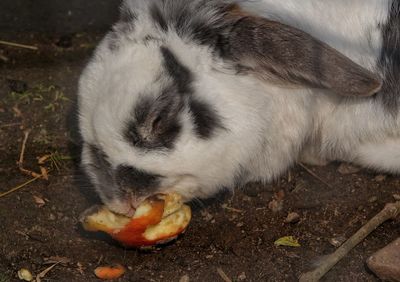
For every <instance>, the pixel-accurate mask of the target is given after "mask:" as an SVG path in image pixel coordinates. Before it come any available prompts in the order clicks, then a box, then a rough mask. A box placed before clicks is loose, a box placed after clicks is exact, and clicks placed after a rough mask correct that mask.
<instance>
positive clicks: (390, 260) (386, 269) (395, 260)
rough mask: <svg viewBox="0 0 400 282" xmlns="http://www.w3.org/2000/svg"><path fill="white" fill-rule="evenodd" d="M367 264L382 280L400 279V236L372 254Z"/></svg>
mask: <svg viewBox="0 0 400 282" xmlns="http://www.w3.org/2000/svg"><path fill="white" fill-rule="evenodd" d="M367 265H368V267H369V268H370V269H371V270H372V271H373V272H374V273H375V274H376V275H377V276H378V277H379V278H380V279H382V280H389V281H400V238H397V239H396V240H395V241H394V242H392V243H390V244H389V245H387V246H386V247H384V248H383V249H380V250H379V251H377V252H376V253H375V254H373V255H372V256H370V257H369V258H368V259H367Z"/></svg>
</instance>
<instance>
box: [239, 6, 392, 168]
mask: <svg viewBox="0 0 400 282" xmlns="http://www.w3.org/2000/svg"><path fill="white" fill-rule="evenodd" d="M246 2H247V3H246V4H245V7H247V8H248V9H249V10H250V11H252V12H255V13H258V14H260V15H265V16H268V17H269V18H272V19H276V20H279V21H280V22H283V23H286V24H289V25H292V26H296V27H298V28H300V29H302V30H304V31H306V32H307V33H309V34H311V35H313V36H314V37H316V38H318V39H320V40H322V41H324V42H326V43H328V44H329V45H330V46H332V47H334V48H335V49H337V50H339V51H340V52H341V53H343V54H345V55H346V56H348V57H349V58H350V59H352V60H353V61H354V62H356V63H358V64H360V65H362V66H363V67H365V68H367V69H369V70H371V71H373V72H375V73H378V74H379V75H380V76H381V77H382V78H383V87H382V90H381V91H380V92H379V93H377V94H376V95H375V96H373V97H370V98H366V99H358V98H347V97H343V96H339V95H336V96H335V95H331V94H330V95H318V94H317V95H315V97H314V98H313V101H314V102H315V103H316V104H315V106H314V107H313V110H314V111H315V112H314V114H313V115H314V116H313V123H314V125H313V126H312V128H313V131H312V133H311V134H310V135H309V136H308V141H307V142H306V146H305V147H304V149H303V153H302V160H304V161H306V162H311V163H313V164H323V163H326V162H327V161H331V160H344V161H349V162H355V163H358V164H360V165H363V166H367V167H371V168H374V169H377V170H383V171H388V172H394V173H399V172H400V116H399V115H398V111H399V110H400V2H399V1H375V0H368V1H365V0H354V1H345V0H339V1H319V0H309V1H296V0H289V1H280V2H277V1H274V0H261V1H246ZM316 91H318V90H316Z"/></svg>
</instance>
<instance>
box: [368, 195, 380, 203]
mask: <svg viewBox="0 0 400 282" xmlns="http://www.w3.org/2000/svg"><path fill="white" fill-rule="evenodd" d="M377 200H378V197H377V196H372V197H371V198H369V199H368V202H370V203H374V202H376V201H377Z"/></svg>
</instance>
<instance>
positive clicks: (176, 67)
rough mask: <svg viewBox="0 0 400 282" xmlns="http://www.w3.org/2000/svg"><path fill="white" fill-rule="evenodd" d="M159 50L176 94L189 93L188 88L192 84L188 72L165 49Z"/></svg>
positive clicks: (190, 75) (189, 89) (169, 51)
mask: <svg viewBox="0 0 400 282" xmlns="http://www.w3.org/2000/svg"><path fill="white" fill-rule="evenodd" d="M160 49H161V54H162V56H163V59H164V67H165V69H166V70H167V72H168V74H169V75H170V76H171V77H172V78H173V80H174V84H175V86H176V87H177V90H178V92H179V93H180V94H185V93H190V92H191V91H192V89H191V87H190V84H191V82H192V74H191V72H190V70H189V69H188V68H187V67H185V66H183V65H182V64H181V63H180V62H179V61H178V59H177V58H176V57H175V55H174V54H173V53H172V52H171V50H169V49H168V48H167V47H161V48H160Z"/></svg>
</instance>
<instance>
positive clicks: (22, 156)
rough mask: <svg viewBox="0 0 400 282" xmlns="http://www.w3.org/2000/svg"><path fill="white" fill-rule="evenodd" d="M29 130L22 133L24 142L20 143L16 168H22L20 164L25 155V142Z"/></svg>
mask: <svg viewBox="0 0 400 282" xmlns="http://www.w3.org/2000/svg"><path fill="white" fill-rule="evenodd" d="M29 133H30V130H25V131H24V140H23V141H22V147H21V152H20V154H19V160H18V166H19V167H22V163H23V162H24V154H25V148H26V142H27V141H28V137H29Z"/></svg>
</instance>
